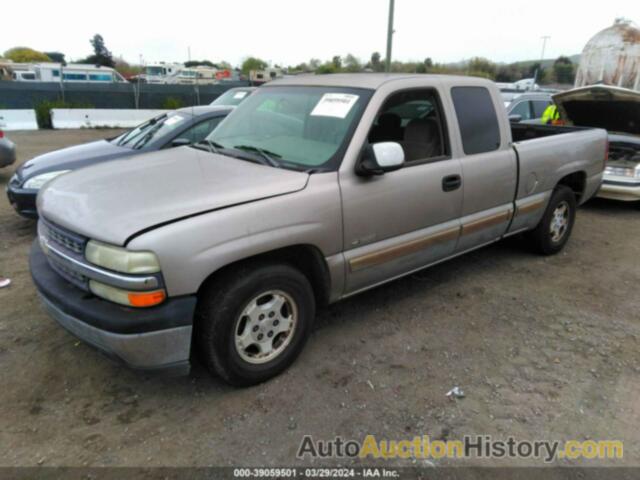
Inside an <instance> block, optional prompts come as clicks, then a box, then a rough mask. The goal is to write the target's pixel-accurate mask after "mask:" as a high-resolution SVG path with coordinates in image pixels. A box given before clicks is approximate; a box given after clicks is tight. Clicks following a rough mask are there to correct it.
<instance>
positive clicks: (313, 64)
mask: <svg viewBox="0 0 640 480" xmlns="http://www.w3.org/2000/svg"><path fill="white" fill-rule="evenodd" d="M321 64H322V62H321V61H320V59H318V58H312V59H310V60H309V69H310V70H311V71H315V70H317V69H318V67H320V65H321Z"/></svg>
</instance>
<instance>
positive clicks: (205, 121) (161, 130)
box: [7, 106, 233, 218]
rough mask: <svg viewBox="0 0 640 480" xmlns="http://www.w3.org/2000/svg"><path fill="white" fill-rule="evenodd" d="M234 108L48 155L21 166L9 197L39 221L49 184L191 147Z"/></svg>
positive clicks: (187, 111)
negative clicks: (39, 203) (40, 199)
mask: <svg viewBox="0 0 640 480" xmlns="http://www.w3.org/2000/svg"><path fill="white" fill-rule="evenodd" d="M231 110H233V108H232V107H216V106H204V107H188V108H181V109H179V110H175V111H171V112H167V113H163V114H162V115H159V116H157V117H154V118H152V119H151V120H148V121H146V122H144V123H143V124H141V125H138V126H137V127H136V128H134V129H132V130H129V131H127V132H124V133H123V134H121V135H119V136H117V137H115V138H110V139H106V140H98V141H95V142H90V143H85V144H83V145H76V146H73V147H68V148H63V149H62V150H56V151H54V152H50V153H46V154H44V155H40V156H39V157H35V158H33V159H31V160H28V161H27V162H25V163H24V164H23V165H21V166H20V167H19V168H18V170H17V171H16V173H15V175H13V177H11V179H10V180H9V185H8V186H7V195H8V197H9V202H10V203H11V205H13V207H14V208H15V210H16V212H18V213H19V214H20V215H22V216H24V217H28V218H37V217H38V212H37V210H36V197H37V195H38V191H39V190H40V188H41V187H42V186H43V185H44V184H45V183H47V182H48V181H50V180H52V179H54V178H55V177H57V176H59V175H63V174H65V173H68V172H70V171H72V170H77V169H78V168H82V167H88V166H89V165H95V164H97V163H102V162H106V161H109V160H116V159H121V158H123V157H126V156H131V155H135V154H138V153H144V152H150V151H153V150H161V149H164V148H171V147H177V146H182V145H190V144H194V143H198V142H200V141H202V140H204V139H205V138H206V137H207V135H209V133H211V132H212V131H213V129H214V128H216V127H217V126H218V124H219V123H220V122H221V121H222V119H223V118H224V117H226V116H227V115H228V114H229V112H231Z"/></svg>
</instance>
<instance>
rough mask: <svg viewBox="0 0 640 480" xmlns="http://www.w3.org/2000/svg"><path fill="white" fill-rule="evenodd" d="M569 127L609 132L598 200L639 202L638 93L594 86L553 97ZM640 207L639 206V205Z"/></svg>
mask: <svg viewBox="0 0 640 480" xmlns="http://www.w3.org/2000/svg"><path fill="white" fill-rule="evenodd" d="M553 100H554V102H555V103H556V104H557V105H558V110H559V111H560V117H561V119H562V120H563V121H564V122H565V123H567V124H568V125H581V126H587V127H598V128H604V129H606V130H607V131H608V132H609V161H608V162H607V168H606V169H605V171H604V179H603V181H602V188H600V191H599V192H598V195H597V196H598V197H602V198H609V199H612V200H622V201H628V202H629V201H639V200H640V92H637V91H634V90H629V89H626V88H619V87H610V86H606V85H594V86H591V87H581V88H576V89H574V90H569V91H567V92H564V93H558V94H556V95H554V97H553ZM639 205H640V204H639Z"/></svg>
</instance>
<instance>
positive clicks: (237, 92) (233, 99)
mask: <svg viewBox="0 0 640 480" xmlns="http://www.w3.org/2000/svg"><path fill="white" fill-rule="evenodd" d="M257 88H258V87H237V88H230V89H229V90H227V91H226V92H224V93H223V94H222V95H220V96H219V97H218V98H216V99H215V100H214V101H213V102H211V103H210V104H209V105H214V106H225V107H237V106H238V105H240V104H241V103H242V102H243V101H244V100H246V98H247V97H248V96H249V95H251V94H252V93H253V92H255V91H256V89H257Z"/></svg>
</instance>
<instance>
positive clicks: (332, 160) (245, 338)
mask: <svg viewBox="0 0 640 480" xmlns="http://www.w3.org/2000/svg"><path fill="white" fill-rule="evenodd" d="M606 151H607V145H606V132H605V131H604V130H599V129H584V128H577V127H550V126H544V125H518V124H514V125H510V123H509V120H508V118H507V114H506V111H505V109H504V106H503V105H502V100H501V98H500V94H499V91H498V89H497V88H496V86H495V85H494V84H493V83H491V82H489V81H485V80H482V79H477V78H469V77H447V76H429V75H383V74H359V75H333V76H332V75H327V76H323V75H317V76H309V77H302V78H300V77H299V78H293V79H283V80H279V81H275V82H271V83H269V84H268V85H265V86H263V87H261V88H260V89H258V90H257V91H256V92H255V93H254V94H252V95H251V96H250V97H249V98H247V100H246V101H245V102H243V103H242V104H241V105H240V106H239V107H238V108H237V109H236V110H234V111H233V112H232V113H231V114H230V115H229V117H227V118H226V119H225V120H224V121H223V122H222V123H221V124H220V126H219V127H218V128H217V129H216V130H215V131H214V132H212V133H211V134H210V135H209V136H208V137H207V139H206V140H205V141H203V142H201V143H199V144H195V145H192V146H189V147H179V148H175V149H171V150H163V151H159V152H154V153H148V154H145V155H142V156H140V157H138V160H137V161H136V162H126V161H114V162H109V163H108V164H103V165H97V166H92V167H89V168H87V169H83V170H80V171H77V172H72V173H69V174H68V175H64V176H62V177H60V178H57V179H56V180H54V181H52V182H51V183H49V184H48V185H47V186H46V187H45V188H44V189H43V190H42V191H41V192H40V194H39V196H38V212H39V214H40V221H39V226H38V239H37V240H36V241H35V242H34V245H33V248H32V251H31V255H30V263H31V272H32V276H33V279H34V281H35V284H36V286H37V288H38V290H39V293H40V295H41V297H42V300H43V302H44V305H45V306H46V308H47V310H48V311H49V312H50V314H51V315H52V316H53V317H54V318H55V319H56V320H57V321H58V322H59V323H60V324H61V325H62V326H63V327H64V328H66V329H67V330H69V331H70V332H71V333H73V334H75V335H76V336H78V337H80V338H81V339H84V340H85V341H86V342H88V343H90V344H92V345H94V346H96V347H98V348H99V349H100V350H102V351H103V352H105V353H107V354H109V355H110V356H112V357H115V358H117V359H119V360H121V361H123V362H125V363H126V364H128V365H129V366H132V367H135V368H140V369H173V370H174V371H175V370H178V371H185V370H187V369H188V368H189V365H190V359H191V358H192V354H193V353H198V354H199V356H200V358H201V360H202V361H203V362H204V363H205V365H206V366H207V367H208V368H209V369H210V370H211V371H212V372H213V373H216V374H218V375H220V376H221V377H222V378H223V379H224V380H226V381H227V382H230V383H232V384H235V385H249V384H254V383H257V382H261V381H264V380H266V379H268V378H270V377H273V376H274V375H276V374H278V373H279V372H281V371H282V370H284V369H285V368H286V367H287V366H288V365H290V364H291V363H292V362H293V361H294V359H295V358H296V357H297V355H298V354H299V353H300V351H301V349H302V347H303V345H304V343H305V341H306V339H307V337H308V336H309V333H310V331H311V326H312V323H313V319H314V316H315V311H316V307H317V306H319V305H323V304H326V303H329V302H335V301H337V300H340V299H342V298H345V297H348V296H350V295H354V294H356V293H358V292H362V291H363V290H366V289H370V288H372V287H375V286H377V285H380V284H383V283H385V282H388V281H390V280H393V279H395V278H398V277H401V276H403V275H407V274H409V273H411V272H414V271H416V270H419V269H422V268H424V267H427V266H429V265H433V264H435V263H438V262H441V261H443V260H446V259H449V258H452V257H455V256H457V255H460V254H462V253H465V252H468V251H470V250H473V249H476V248H479V247H482V246H483V245H487V244H489V243H492V242H495V241H497V240H500V239H502V238H504V237H507V236H510V235H514V234H517V233H521V232H527V235H528V237H529V241H530V242H531V244H532V245H533V246H534V247H535V249H537V250H538V251H539V252H541V253H544V254H553V253H556V252H558V251H560V250H561V249H562V248H563V246H564V245H565V243H566V242H567V240H568V238H569V236H570V234H571V229H572V226H573V223H574V218H575V211H576V205H579V204H581V203H583V202H585V201H586V200H588V199H589V198H590V197H591V196H592V195H593V194H594V193H595V192H596V191H597V190H598V188H599V187H600V182H601V179H602V172H603V169H604V166H605V161H606Z"/></svg>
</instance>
